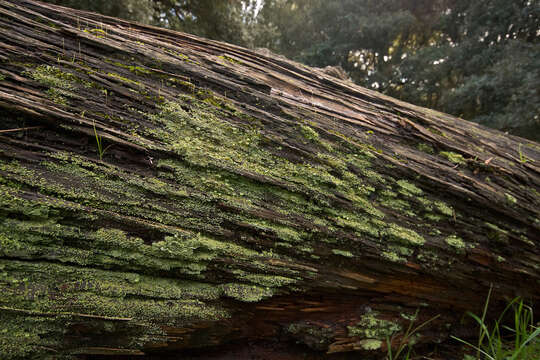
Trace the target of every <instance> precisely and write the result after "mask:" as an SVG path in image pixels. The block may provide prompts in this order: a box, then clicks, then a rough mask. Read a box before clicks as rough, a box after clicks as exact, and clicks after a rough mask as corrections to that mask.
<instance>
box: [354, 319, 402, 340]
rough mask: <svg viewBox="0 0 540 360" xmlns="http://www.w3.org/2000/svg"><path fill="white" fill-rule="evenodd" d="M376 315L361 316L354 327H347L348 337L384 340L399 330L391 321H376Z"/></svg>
mask: <svg viewBox="0 0 540 360" xmlns="http://www.w3.org/2000/svg"><path fill="white" fill-rule="evenodd" d="M377 315H378V313H376V312H371V313H368V314H364V315H362V317H361V318H360V321H359V322H358V323H356V325H354V326H347V329H348V336H355V337H356V336H358V337H361V338H366V339H377V340H386V337H390V336H392V335H393V334H394V333H396V332H398V331H400V330H401V325H400V324H398V323H394V322H392V321H388V320H384V319H378V318H377Z"/></svg>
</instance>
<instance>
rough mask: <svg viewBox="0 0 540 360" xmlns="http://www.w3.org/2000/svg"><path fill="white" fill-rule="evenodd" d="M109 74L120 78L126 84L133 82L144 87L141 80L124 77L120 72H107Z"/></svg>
mask: <svg viewBox="0 0 540 360" xmlns="http://www.w3.org/2000/svg"><path fill="white" fill-rule="evenodd" d="M107 75H108V76H110V77H112V78H115V79H118V80H120V81H122V82H124V83H126V84H133V85H136V86H139V87H144V86H143V85H142V84H141V83H140V82H139V81H135V80H131V79H128V78H126V77H123V76H121V75H119V74H116V73H111V72H110V73H107Z"/></svg>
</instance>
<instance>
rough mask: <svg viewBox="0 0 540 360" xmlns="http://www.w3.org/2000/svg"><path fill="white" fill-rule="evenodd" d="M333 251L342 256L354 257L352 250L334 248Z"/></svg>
mask: <svg viewBox="0 0 540 360" xmlns="http://www.w3.org/2000/svg"><path fill="white" fill-rule="evenodd" d="M332 253H333V254H334V255H340V256H345V257H354V254H353V253H352V252H350V251H346V250H339V249H332Z"/></svg>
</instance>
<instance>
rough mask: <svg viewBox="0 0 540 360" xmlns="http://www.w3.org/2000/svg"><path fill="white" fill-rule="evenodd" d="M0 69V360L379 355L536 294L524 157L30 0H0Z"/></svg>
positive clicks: (348, 94) (537, 202) (253, 60)
mask: <svg viewBox="0 0 540 360" xmlns="http://www.w3.org/2000/svg"><path fill="white" fill-rule="evenodd" d="M0 61H1V62H0V203H1V206H0V290H1V292H2V296H1V297H0V325H1V326H0V357H2V358H6V357H7V358H9V357H14V358H17V357H19V358H27V357H29V356H30V355H34V356H37V357H43V356H46V355H49V356H53V357H55V356H58V355H73V356H82V355H85V354H86V355H88V354H95V355H111V356H114V355H140V356H144V355H149V354H155V353H159V354H163V353H166V354H178V353H181V351H184V350H186V349H191V348H205V347H211V346H214V345H222V344H232V345H228V346H229V347H230V348H234V349H236V350H234V351H237V352H236V353H235V354H237V356H238V357H241V356H244V357H248V355H246V354H248V353H249V354H251V353H250V352H249V350H245V351H246V352H242V351H243V350H242V349H243V348H245V347H248V346H249V345H246V344H248V343H249V342H251V343H253V342H257V344H261V343H264V342H265V341H268V342H269V343H270V342H271V341H280V345H279V346H276V347H275V348H272V346H270V347H264V346H263V347H264V350H261V351H260V353H259V356H263V355H261V354H262V353H264V354H270V355H268V357H267V358H278V357H279V358H294V357H295V356H296V357H299V355H298V354H299V353H298V352H296V353H295V351H300V350H298V348H296V347H295V346H294V345H293V344H294V343H295V342H297V343H299V344H300V345H298V346H299V347H300V348H302V346H303V347H304V349H308V348H310V349H313V350H314V351H315V353H319V354H321V357H325V356H327V355H325V354H326V353H347V352H351V351H356V352H361V353H363V354H364V355H366V354H372V355H373V356H381V355H384V352H385V351H386V346H387V343H386V341H385V339H386V337H387V336H388V337H391V338H392V339H393V340H392V346H394V347H397V346H399V344H400V342H402V341H403V334H404V331H405V329H406V327H407V326H408V324H409V320H408V318H410V317H411V316H412V315H413V314H414V313H415V312H417V311H418V316H417V318H418V319H417V320H416V321H417V322H416V323H417V324H419V323H421V322H423V321H426V320H428V319H432V318H434V317H436V316H438V317H437V318H436V319H434V320H433V321H432V322H430V323H429V325H427V326H426V327H425V328H423V329H422V331H421V332H420V333H419V334H418V336H417V337H416V338H415V341H416V342H417V343H418V344H420V345H417V346H420V347H422V345H421V344H425V348H426V349H430V346H431V345H432V344H435V343H442V344H443V347H444V344H447V345H448V346H451V345H452V343H451V342H449V340H448V339H449V335H450V334H454V335H457V336H462V337H467V336H469V335H471V334H472V333H471V329H472V328H473V327H474V324H472V323H465V324H461V323H460V319H461V317H462V315H463V313H464V312H465V311H466V310H472V311H475V310H478V309H479V308H480V307H481V306H482V304H483V301H484V299H485V296H486V294H487V291H488V289H489V287H490V284H493V286H494V298H495V299H496V300H495V302H494V305H495V303H496V302H497V301H499V302H500V303H503V302H504V300H505V299H508V298H511V297H513V296H516V295H521V296H524V297H527V298H529V299H532V300H533V301H534V300H538V298H539V297H540V291H539V288H540V267H539V263H540V249H539V247H540V239H539V236H538V234H539V229H540V220H539V212H540V199H539V191H540V176H539V165H540V147H539V145H538V144H536V143H533V142H530V141H527V140H524V139H521V138H517V137H513V136H509V135H505V134H502V133H500V132H497V131H493V130H489V129H486V128H483V127H481V126H478V125H475V124H472V123H469V122H465V121H462V120H459V119H456V118H454V117H451V116H449V115H445V114H441V113H438V112H434V111H431V110H428V109H424V108H419V107H415V106H412V105H409V104H406V103H403V102H400V101H398V100H395V99H392V98H388V97H385V96H382V95H380V94H378V93H376V92H373V91H369V90H366V89H364V88H360V87H358V86H355V85H353V84H351V83H348V82H344V81H341V80H338V79H334V78H332V77H330V76H328V75H326V74H324V73H322V72H320V71H318V70H314V69H311V68H308V67H305V66H302V65H300V64H297V63H294V62H291V61H287V60H284V59H282V58H277V57H275V58H273V57H272V56H268V54H266V55H264V54H262V53H257V52H254V51H250V50H246V49H243V48H239V47H236V46H232V45H227V44H224V43H220V42H215V41H210V40H205V39H201V38H198V37H195V36H191V35H187V34H182V33H176V32H171V31H167V30H164V29H158V28H153V27H148V26H142V25H138V24H134V23H129V22H126V21H122V20H118V19H113V18H107V17H103V16H100V15H95V14H90V13H85V12H79V11H74V10H67V9H63V8H60V7H55V6H52V5H45V4H41V3H38V2H35V1H26V0H17V1H0ZM97 140H101V143H102V149H101V156H100V150H99V149H98V146H97ZM287 341H290V342H289V343H288V342H287ZM235 344H236V345H235ZM284 344H290V349H289V350H290V351H289V350H283V349H284V348H286V347H287V346H286V345H284ZM453 345H454V346H455V345H456V344H455V343H454V344H453ZM257 346H259V345H257ZM293 348H294V349H293ZM208 349H210V348H208ZM259 350H260V349H259ZM231 351H233V350H231ZM234 351H233V352H234ZM302 351H303V350H302ZM273 352H274V355H271V354H272V353H273ZM278 353H279V354H278ZM238 354H244V355H238ZM286 354H288V355H286ZM295 354H296V355H295ZM208 356H210V355H208ZM219 356H220V355H218V354H217V353H216V355H215V357H219ZM249 356H251V355H249ZM272 356H275V357H272ZM287 356H289V357H287ZM310 356H313V358H314V356H315V355H313V354H311V355H310ZM343 356H345V355H343ZM357 356H358V353H356V354H355V355H354V356H353V357H355V358H357Z"/></svg>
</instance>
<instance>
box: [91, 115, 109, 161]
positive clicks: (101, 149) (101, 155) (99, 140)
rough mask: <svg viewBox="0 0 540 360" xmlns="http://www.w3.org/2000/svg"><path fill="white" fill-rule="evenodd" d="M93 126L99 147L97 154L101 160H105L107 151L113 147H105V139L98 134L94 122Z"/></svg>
mask: <svg viewBox="0 0 540 360" xmlns="http://www.w3.org/2000/svg"><path fill="white" fill-rule="evenodd" d="M93 126H94V136H95V138H96V146H97V154H98V156H99V160H103V155H105V152H106V151H107V149H108V148H109V147H110V146H111V145H109V146H107V147H105V148H104V147H103V138H102V136H101V135H99V134H98V132H97V130H96V123H95V122H94V123H93Z"/></svg>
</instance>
